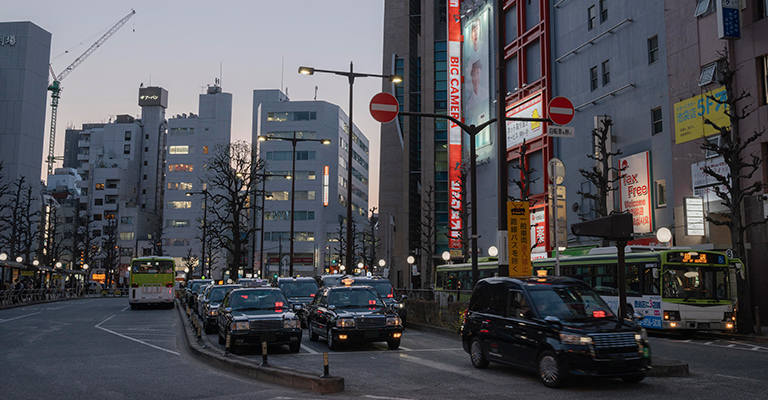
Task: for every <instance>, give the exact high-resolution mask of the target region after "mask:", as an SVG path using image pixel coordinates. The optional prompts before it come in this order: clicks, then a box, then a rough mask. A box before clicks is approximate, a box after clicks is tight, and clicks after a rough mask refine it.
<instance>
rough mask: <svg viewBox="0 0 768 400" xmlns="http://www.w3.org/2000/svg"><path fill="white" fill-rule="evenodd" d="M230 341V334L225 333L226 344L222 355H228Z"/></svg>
mask: <svg viewBox="0 0 768 400" xmlns="http://www.w3.org/2000/svg"><path fill="white" fill-rule="evenodd" d="M231 342H232V335H230V334H229V333H227V344H225V345H224V355H225V356H228V355H229V344H230V343H231Z"/></svg>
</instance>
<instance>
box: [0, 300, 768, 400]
mask: <svg viewBox="0 0 768 400" xmlns="http://www.w3.org/2000/svg"><path fill="white" fill-rule="evenodd" d="M178 315H179V313H178V312H177V311H175V310H164V309H158V310H155V309H152V310H136V311H132V310H130V308H129V307H128V306H127V301H126V300H125V299H119V298H118V299H89V300H77V301H68V302H60V303H49V304H44V305H36V306H28V307H24V308H17V309H9V310H0V398H9V399H27V398H29V399H36V398H57V399H92V398H94V399H96V398H98V399H123V398H126V399H134V398H145V399H155V398H162V399H182V398H183V399H214V398H227V399H241V398H242V399H245V398H249V399H251V398H253V399H273V398H275V399H276V398H281V399H289V398H321V397H322V398H339V399H346V398H355V399H361V398H362V399H441V400H445V399H476V398H483V399H495V398H521V399H532V398H535V399H558V400H560V399H562V398H568V399H571V398H573V399H582V398H583V399H587V398H589V399H615V398H617V397H621V398H622V399H641V398H642V399H647V398H676V399H680V398H697V399H710V398H718V399H722V398H727V399H728V400H734V399H741V398H744V399H758V398H765V396H766V395H765V394H766V393H768V368H766V365H768V345H765V344H751V343H746V342H735V341H723V340H712V339H690V340H686V339H682V338H675V337H654V338H652V339H651V349H652V353H653V355H655V356H660V357H665V358H672V359H679V360H683V361H686V362H688V364H689V368H690V372H691V376H689V377H684V378H669V377H667V378H646V380H644V381H643V382H642V383H640V384H634V385H631V384H625V383H624V382H622V381H620V380H580V381H576V382H574V383H573V385H571V386H570V387H568V388H566V389H563V390H552V389H547V388H545V387H543V386H542V385H541V384H540V383H539V382H538V380H537V379H536V377H535V375H534V374H532V373H529V372H524V371H518V370H515V369H512V368H508V367H504V366H500V365H494V364H492V365H491V366H490V367H489V368H488V369H487V370H477V369H474V368H473V367H472V366H471V364H470V363H469V356H468V355H467V354H466V353H465V352H464V350H463V349H462V347H461V342H460V341H459V340H458V338H450V337H445V336H442V335H438V334H434V333H428V332H420V331H416V330H413V329H407V330H406V331H405V333H404V335H403V341H402V345H401V347H400V349H399V350H396V351H393V350H388V349H387V348H386V344H385V343H375V344H358V345H350V346H348V347H346V348H344V349H342V350H339V351H330V352H329V351H328V348H327V346H326V345H325V343H324V342H322V341H320V342H310V341H309V340H308V338H307V335H306V332H305V335H304V337H303V339H302V349H301V351H300V352H299V353H296V354H292V353H290V352H289V351H288V348H287V346H282V347H270V349H269V362H270V364H272V365H276V366H284V367H290V368H296V369H301V370H307V371H316V372H317V373H318V375H319V374H321V373H322V365H323V364H322V353H323V352H329V358H330V372H331V374H332V375H335V376H343V377H344V378H345V384H346V390H345V391H344V392H343V393H338V394H330V395H319V394H316V393H309V392H304V391H299V390H295V389H291V388H286V387H282V386H276V385H272V384H268V383H264V382H260V381H253V380H250V379H249V378H243V377H239V376H237V375H232V374H228V373H223V372H221V371H218V370H216V369H213V368H211V367H209V366H207V365H205V364H203V363H202V362H199V361H196V359H194V358H192V357H191V356H190V355H189V354H187V351H186V346H185V344H184V341H183V340H182V339H181V337H182V336H181V331H180V327H181V324H182V321H181V319H180V318H179V316H178ZM321 340H322V338H321ZM208 342H209V343H208V344H209V345H210V346H211V347H212V348H214V349H218V350H220V351H221V352H222V353H223V352H224V349H223V347H222V346H219V345H218V343H217V341H216V335H215V334H214V335H209V336H208ZM233 358H245V359H250V360H252V361H253V362H260V361H261V358H262V355H261V353H260V350H259V349H256V348H253V349H247V350H246V351H244V352H242V353H241V354H239V355H236V356H234V357H233Z"/></svg>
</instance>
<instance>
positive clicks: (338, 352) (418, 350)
mask: <svg viewBox="0 0 768 400" xmlns="http://www.w3.org/2000/svg"><path fill="white" fill-rule="evenodd" d="M301 347H302V348H305V346H304V345H303V344H302V345H301ZM379 349H380V350H374V352H376V354H403V353H406V352H408V353H422V352H426V351H440V352H442V351H464V349H463V348H461V347H459V348H453V349H416V350H411V349H408V350H405V348H404V347H402V346H400V348H399V349H397V350H388V349H387V348H386V347H379ZM371 353H372V351H371V350H363V351H332V352H329V354H333V355H334V356H337V355H338V356H342V355H346V354H367V355H371ZM312 354H319V353H318V352H315V353H312ZM298 355H307V353H299V354H298Z"/></svg>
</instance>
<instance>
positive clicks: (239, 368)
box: [176, 300, 344, 393]
mask: <svg viewBox="0 0 768 400" xmlns="http://www.w3.org/2000/svg"><path fill="white" fill-rule="evenodd" d="M176 309H177V310H178V311H179V316H180V317H181V320H182V321H183V322H184V323H183V325H184V341H185V342H186V343H187V348H188V349H189V350H190V352H191V353H192V354H193V355H194V356H196V357H197V358H199V359H201V360H203V361H205V362H207V363H209V364H211V365H213V366H216V367H217V368H221V369H223V370H226V371H230V372H235V373H238V374H240V375H245V376H248V377H251V378H256V379H259V380H262V381H266V382H271V383H276V384H278V385H283V386H288V387H292V388H295V389H302V390H311V391H313V392H316V393H338V392H342V391H344V378H342V377H330V378H321V377H320V376H319V375H316V374H313V373H310V372H307V371H300V370H296V369H292V368H285V367H277V366H272V365H261V364H258V363H256V362H254V361H251V360H248V359H246V358H242V357H239V356H237V355H234V354H229V355H226V356H225V355H224V354H222V353H220V352H219V350H217V349H214V348H212V347H211V346H208V345H206V344H205V343H204V340H200V341H198V340H197V339H196V338H195V334H194V332H193V331H192V327H191V326H190V324H189V323H187V322H189V318H188V317H187V316H186V315H185V314H186V313H185V312H184V307H183V306H182V304H181V302H180V301H178V300H177V301H176Z"/></svg>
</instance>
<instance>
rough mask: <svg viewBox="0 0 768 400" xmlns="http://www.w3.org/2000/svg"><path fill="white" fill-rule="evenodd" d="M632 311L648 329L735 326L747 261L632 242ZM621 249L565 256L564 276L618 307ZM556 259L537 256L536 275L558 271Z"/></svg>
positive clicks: (629, 292) (629, 274)
mask: <svg viewBox="0 0 768 400" xmlns="http://www.w3.org/2000/svg"><path fill="white" fill-rule="evenodd" d="M625 263H626V282H625V285H626V289H627V312H628V313H629V314H630V315H632V314H634V313H639V314H640V315H642V316H643V319H642V321H640V323H641V325H643V326H644V327H645V328H652V329H664V330H680V331H684V330H689V331H695V330H705V331H706V330H716V331H732V330H733V329H734V325H735V315H734V308H733V304H734V302H735V299H736V287H735V285H736V279H735V274H736V270H737V269H741V268H742V265H743V264H742V263H741V261H739V260H737V259H729V258H728V257H727V256H726V255H725V254H722V253H719V252H714V251H702V250H693V249H677V248H675V249H671V248H670V249H667V248H664V249H660V248H655V249H653V248H648V247H633V246H627V248H626V254H625ZM617 266H618V254H617V251H616V248H615V247H604V248H596V249H593V250H591V251H590V253H589V255H585V256H574V257H562V258H560V275H562V276H569V277H572V278H576V279H581V280H583V281H585V282H587V283H588V284H589V285H590V286H592V287H593V288H594V289H595V290H596V291H597V292H598V293H600V296H601V297H602V298H603V299H604V300H605V301H606V302H607V303H608V304H609V305H610V306H611V308H612V309H613V310H614V311H618V308H619V307H618V305H619V286H618V284H617V282H616V281H617V276H618V275H617ZM554 267H555V259H554V258H544V259H539V260H535V261H533V274H534V275H536V274H537V271H539V270H546V271H547V274H548V275H552V274H553V271H554Z"/></svg>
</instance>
